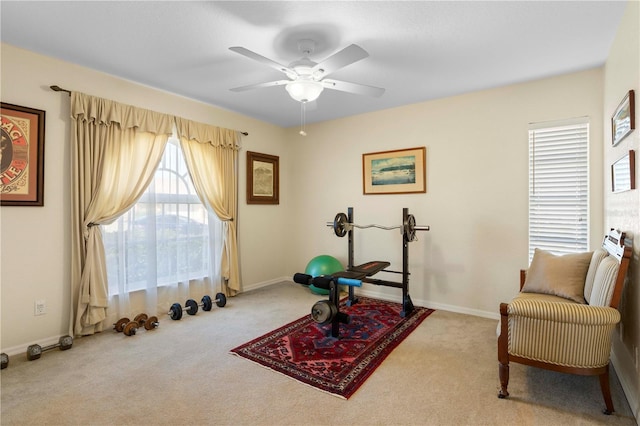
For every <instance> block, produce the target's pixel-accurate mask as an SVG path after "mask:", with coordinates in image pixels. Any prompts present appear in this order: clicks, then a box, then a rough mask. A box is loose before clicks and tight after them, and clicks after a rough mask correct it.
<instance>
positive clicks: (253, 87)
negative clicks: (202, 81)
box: [229, 80, 291, 92]
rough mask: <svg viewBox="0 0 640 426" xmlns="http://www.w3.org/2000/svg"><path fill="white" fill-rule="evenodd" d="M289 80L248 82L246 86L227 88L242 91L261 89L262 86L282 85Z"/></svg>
mask: <svg viewBox="0 0 640 426" xmlns="http://www.w3.org/2000/svg"><path fill="white" fill-rule="evenodd" d="M290 82H291V80H278V81H268V82H266V83H258V84H250V85H248V86H241V87H234V88H233V89H229V90H231V91H232V92H244V91H246V90H253V89H261V88H263V87H273V86H284V85H285V84H287V83H290Z"/></svg>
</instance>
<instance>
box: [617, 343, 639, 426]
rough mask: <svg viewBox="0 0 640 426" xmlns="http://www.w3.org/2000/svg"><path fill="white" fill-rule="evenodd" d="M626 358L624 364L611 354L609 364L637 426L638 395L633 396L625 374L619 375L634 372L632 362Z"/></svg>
mask: <svg viewBox="0 0 640 426" xmlns="http://www.w3.org/2000/svg"><path fill="white" fill-rule="evenodd" d="M627 358H628V359H627V360H626V362H624V361H623V360H622V358H620V357H619V356H618V355H617V354H616V353H615V352H613V351H612V352H611V364H613V368H615V370H616V373H618V374H617V376H618V380H620V384H621V385H622V390H623V391H624V395H625V396H626V397H627V401H628V402H629V406H630V407H631V412H632V413H633V417H635V419H636V424H637V423H638V420H639V419H640V395H636V394H635V391H634V387H633V386H632V384H631V383H630V382H629V377H628V376H627V375H625V374H620V373H619V372H622V371H629V370H635V367H634V366H633V360H632V359H631V357H627ZM625 365H626V368H625Z"/></svg>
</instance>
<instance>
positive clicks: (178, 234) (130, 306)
mask: <svg viewBox="0 0 640 426" xmlns="http://www.w3.org/2000/svg"><path fill="white" fill-rule="evenodd" d="M222 235H223V231H222V222H221V221H220V220H218V218H217V217H215V215H211V214H209V213H208V211H207V209H206V208H205V206H204V205H203V204H202V203H201V202H200V199H199V198H198V196H197V194H196V192H195V190H194V187H193V184H192V182H191V178H190V177H189V173H188V170H187V167H186V164H185V162H184V158H183V154H182V151H181V149H180V145H179V142H178V140H177V139H174V138H170V139H169V142H168V143H167V145H166V148H165V152H164V154H163V157H162V159H161V160H160V163H159V165H158V169H157V170H156V172H155V176H154V178H153V181H152V182H151V184H150V185H149V187H148V188H147V190H146V191H145V192H144V194H143V195H142V197H141V198H140V199H139V200H138V202H137V203H136V204H135V205H134V206H133V208H131V209H130V210H129V211H127V212H126V213H125V214H124V215H122V216H121V217H120V218H118V220H117V221H115V222H114V223H113V224H111V225H109V226H106V227H105V228H104V243H105V250H106V259H107V274H108V279H109V295H110V302H109V306H110V307H111V308H112V312H113V313H112V315H113V318H112V319H113V320H114V321H115V320H117V318H121V317H125V316H126V317H129V318H132V317H134V316H135V315H136V314H138V313H140V312H145V313H147V314H148V315H159V314H164V313H166V312H167V311H168V310H169V307H170V306H171V304H172V303H175V302H178V303H180V304H181V305H184V303H185V301H186V300H187V299H189V298H194V299H196V300H197V301H198V302H199V301H200V300H201V298H202V296H204V295H205V294H208V295H210V296H212V297H213V296H214V291H215V288H216V287H217V286H219V285H220V268H219V266H218V265H220V261H221V259H220V257H221V247H222Z"/></svg>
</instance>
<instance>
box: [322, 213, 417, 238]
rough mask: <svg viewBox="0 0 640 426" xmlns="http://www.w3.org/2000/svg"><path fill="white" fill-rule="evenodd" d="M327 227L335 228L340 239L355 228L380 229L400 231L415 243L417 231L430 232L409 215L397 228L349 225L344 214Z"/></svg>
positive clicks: (340, 214)
mask: <svg viewBox="0 0 640 426" xmlns="http://www.w3.org/2000/svg"><path fill="white" fill-rule="evenodd" d="M327 226H328V227H329V228H333V232H334V233H335V234H336V235H337V236H338V237H344V236H345V235H347V232H349V231H351V230H352V229H353V228H359V229H365V228H378V229H384V230H386V231H390V230H392V229H399V230H400V233H401V234H402V235H404V236H405V237H406V239H407V241H414V240H415V239H416V231H428V230H429V227H428V226H421V225H416V218H415V217H414V216H413V215H412V214H409V215H407V219H406V220H405V221H404V223H403V224H402V225H397V226H383V225H376V224H371V225H358V224H356V223H349V219H348V218H347V215H346V214H344V213H338V214H337V215H336V217H335V218H334V219H333V222H327Z"/></svg>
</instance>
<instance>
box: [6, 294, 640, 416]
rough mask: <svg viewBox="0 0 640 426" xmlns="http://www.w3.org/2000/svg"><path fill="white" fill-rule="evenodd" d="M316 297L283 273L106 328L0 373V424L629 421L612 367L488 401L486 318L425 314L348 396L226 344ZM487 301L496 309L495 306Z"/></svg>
mask: <svg viewBox="0 0 640 426" xmlns="http://www.w3.org/2000/svg"><path fill="white" fill-rule="evenodd" d="M322 298H323V297H321V296H317V295H314V294H311V293H310V292H309V290H308V289H306V288H304V287H302V286H299V285H297V284H294V283H290V282H286V283H280V284H276V285H273V286H269V287H266V288H263V289H259V290H255V291H252V292H248V293H245V294H242V295H240V296H238V297H235V298H230V299H229V301H228V303H227V306H226V307H224V308H217V307H215V306H214V308H213V310H212V311H211V312H199V313H198V315H196V316H193V317H191V316H185V318H183V319H182V320H181V321H171V320H170V319H169V318H168V317H167V316H164V318H161V320H160V322H161V324H160V328H159V329H157V330H155V331H144V330H142V331H139V333H138V334H137V335H136V336H133V337H126V336H124V335H122V334H120V333H115V332H110V331H106V332H103V333H101V334H99V335H95V336H91V337H85V338H81V339H76V341H75V342H74V345H73V348H72V349H71V350H68V351H64V352H62V351H58V350H52V351H49V352H46V353H44V354H43V355H42V358H41V359H39V360H37V361H31V362H29V361H26V358H25V357H23V356H13V357H11V360H10V364H9V367H8V368H7V369H5V370H2V373H1V376H0V377H1V380H2V381H1V391H2V395H1V402H2V406H1V410H2V414H1V417H0V422H1V423H2V425H5V426H6V425H26V424H52V425H67V424H83V425H165V424H167V425H206V424H212V425H213V424H215V425H254V424H261V425H498V424H500V425H568V424H571V425H574V424H581V425H599V424H602V425H635V424H636V422H635V420H634V418H633V416H632V414H631V410H630V408H629V406H628V404H627V402H626V400H625V398H624V394H623V393H622V389H621V387H620V384H619V382H618V380H617V377H616V376H615V372H613V374H612V393H613V401H614V405H615V408H616V412H615V413H613V415H611V416H605V415H603V414H601V412H600V410H601V409H602V408H603V404H604V403H603V401H602V396H601V394H600V387H599V383H598V379H597V378H594V377H580V376H573V375H567V374H560V373H553V372H548V371H544V370H539V369H534V368H529V367H525V366H522V365H519V364H512V365H511V381H510V385H509V392H510V393H511V398H510V399H507V400H501V399H498V398H497V396H496V395H497V389H498V363H497V356H496V336H495V330H496V324H497V322H496V321H493V320H488V319H484V318H477V317H472V316H467V315H460V314H454V313H450V312H445V311H436V312H435V313H433V314H432V315H431V316H430V317H429V318H427V319H426V320H425V321H424V322H423V323H422V324H421V325H420V326H419V327H418V328H417V329H416V330H415V331H414V332H413V333H412V334H410V335H409V336H408V337H407V338H406V339H405V340H404V341H403V342H402V343H401V344H400V345H399V346H398V347H397V348H396V349H395V350H394V351H393V352H392V353H391V354H390V355H389V356H388V357H387V359H386V360H385V361H384V362H383V363H382V365H381V366H380V367H379V368H378V369H377V370H376V371H375V372H374V373H373V375H372V376H371V377H370V378H369V379H368V380H367V381H366V382H365V383H364V384H363V385H362V387H361V388H360V389H359V390H358V391H357V392H356V393H355V394H354V395H353V396H352V397H351V398H350V399H349V400H347V401H345V400H342V399H339V398H336V397H334V396H331V395H328V394H325V393H323V392H320V391H318V390H316V389H313V388H311V387H308V386H305V385H303V384H300V383H298V382H296V381H294V380H292V379H290V378H288V377H286V376H283V375H281V374H278V373H274V372H272V371H269V370H267V369H265V368H262V367H260V366H258V365H256V364H254V363H251V362H249V361H247V360H245V359H242V358H239V357H236V356H233V355H230V354H229V350H230V349H232V348H234V347H236V346H238V345H240V344H242V343H245V342H247V341H249V340H251V339H253V338H255V337H257V336H260V335H262V334H264V333H266V332H268V331H271V330H273V329H274V328H277V327H280V326H282V325H284V324H285V323H288V322H290V321H293V320H295V319H297V318H299V317H301V316H303V315H306V314H308V313H309V311H310V309H311V306H312V305H313V303H315V302H316V301H317V300H320V299H322ZM496 309H497V308H496Z"/></svg>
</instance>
